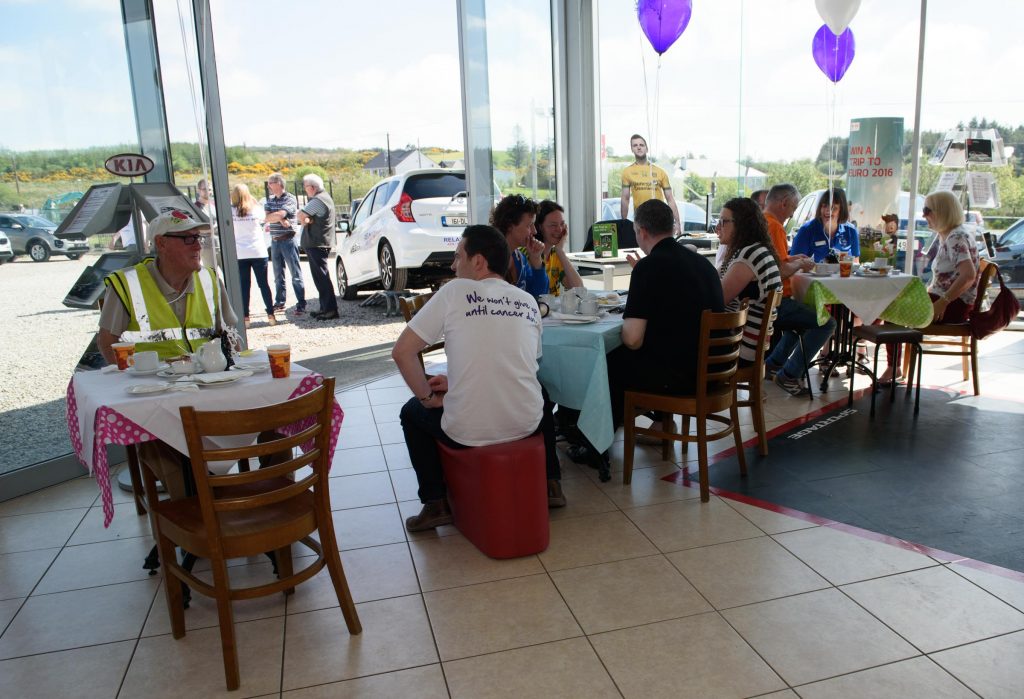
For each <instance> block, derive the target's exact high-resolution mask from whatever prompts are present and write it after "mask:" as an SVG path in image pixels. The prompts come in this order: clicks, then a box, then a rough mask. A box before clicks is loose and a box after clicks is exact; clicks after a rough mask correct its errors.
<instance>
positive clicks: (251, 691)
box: [118, 616, 284, 699]
mask: <svg viewBox="0 0 1024 699" xmlns="http://www.w3.org/2000/svg"><path fill="white" fill-rule="evenodd" d="M235 642H236V643H237V645H238V674H239V677H240V679H241V686H240V687H239V689H238V690H236V691H233V692H228V691H227V690H226V689H225V684H224V656H223V655H222V653H221V643H220V629H219V628H210V629H198V630H196V631H189V632H188V633H186V634H185V636H184V637H183V638H179V639H175V638H174V637H172V636H171V635H169V634H168V635H165V636H153V637H150V638H143V639H142V640H140V641H139V645H138V648H136V650H135V655H134V657H132V662H131V664H130V665H129V666H128V674H127V675H126V676H125V678H124V686H123V687H122V688H121V693H120V694H119V695H118V698H119V699H132V698H133V697H139V698H140V699H159V698H160V697H167V699H178V698H179V697H187V696H194V697H256V696H261V695H265V694H269V693H271V692H279V691H280V689H281V652H282V648H281V646H282V644H283V643H284V617H283V616H279V617H273V618H270V619H260V620H258V621H249V622H244V623H239V622H236V623H235Z"/></svg>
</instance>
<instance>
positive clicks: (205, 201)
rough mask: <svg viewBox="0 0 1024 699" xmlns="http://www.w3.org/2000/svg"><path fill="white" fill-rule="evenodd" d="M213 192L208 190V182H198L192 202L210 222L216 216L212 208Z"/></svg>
mask: <svg viewBox="0 0 1024 699" xmlns="http://www.w3.org/2000/svg"><path fill="white" fill-rule="evenodd" d="M212 197H213V190H211V189H210V182H209V181H208V180H206V179H202V180H199V181H198V182H197V183H196V200H195V201H194V202H192V204H194V205H195V207H196V208H197V209H198V210H199V211H202V212H203V213H204V214H206V215H207V216H208V217H209V218H210V220H211V221H212V220H213V218H214V217H215V216H216V215H217V210H216V209H215V208H214V207H213V198H212Z"/></svg>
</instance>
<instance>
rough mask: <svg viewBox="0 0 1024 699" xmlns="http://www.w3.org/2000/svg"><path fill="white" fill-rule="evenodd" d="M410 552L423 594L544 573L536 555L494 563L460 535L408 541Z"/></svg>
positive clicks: (493, 560) (494, 561)
mask: <svg viewBox="0 0 1024 699" xmlns="http://www.w3.org/2000/svg"><path fill="white" fill-rule="evenodd" d="M409 549H410V550H411V551H412V558H413V561H414V562H415V564H416V572H417V574H418V575H419V579H420V587H421V588H422V589H423V591H424V592H430V591H432V590H443V589H446V588H449V587H459V586H462V585H475V584H477V583H483V582H491V581H493V580H506V579H508V578H521V577H523V576H526V575H536V574H538V573H543V572H544V567H543V566H542V565H541V564H540V561H539V560H537V557H536V556H523V557H521V558H510V559H506V560H497V559H494V558H491V557H489V556H487V555H486V554H484V553H481V552H480V550H479V549H477V547H476V546H474V545H473V544H472V543H471V542H470V541H469V540H468V539H466V537H464V536H462V535H461V534H458V535H455V536H444V537H439V538H436V539H430V540H425V541H410V542H409Z"/></svg>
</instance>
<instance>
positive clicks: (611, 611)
mask: <svg viewBox="0 0 1024 699" xmlns="http://www.w3.org/2000/svg"><path fill="white" fill-rule="evenodd" d="M551 578H552V580H554V581H555V585H557V586H558V591H559V592H561V593H562V597H563V598H565V601H566V603H568V605H569V608H570V609H571V610H572V613H573V615H574V616H575V617H576V620H577V621H578V622H579V623H580V626H582V627H583V630H584V632H586V633H587V634H594V633H600V632H602V631H611V630H612V629H621V628H625V627H627V626H638V625H640V624H648V623H651V622H654V621H665V620H667V619H674V618H676V617H682V616H690V615H691V614H699V613H701V612H708V611H711V605H709V604H708V603H707V601H706V600H705V599H704V598H703V597H701V596H700V594H699V593H698V592H697V591H696V590H695V589H694V588H693V586H692V585H691V584H690V583H688V582H687V581H686V579H685V578H684V577H683V576H682V575H680V574H679V571H677V570H676V569H675V568H674V567H673V566H672V564H671V563H669V562H668V561H667V560H666V559H665V557H664V556H662V555H657V556H650V557H647V558H631V559H629V560H627V561H615V562H613V563H602V564H600V565H595V566H585V567H583V568H572V569H571V570H561V571H557V572H555V573H552V574H551Z"/></svg>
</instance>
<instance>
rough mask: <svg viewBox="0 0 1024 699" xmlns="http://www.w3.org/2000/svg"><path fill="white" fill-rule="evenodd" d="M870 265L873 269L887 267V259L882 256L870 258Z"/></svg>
mask: <svg viewBox="0 0 1024 699" xmlns="http://www.w3.org/2000/svg"><path fill="white" fill-rule="evenodd" d="M871 266H872V267H873V268H874V269H887V268H888V267H889V260H887V259H886V258H884V257H876V258H875V259H873V260H871Z"/></svg>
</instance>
